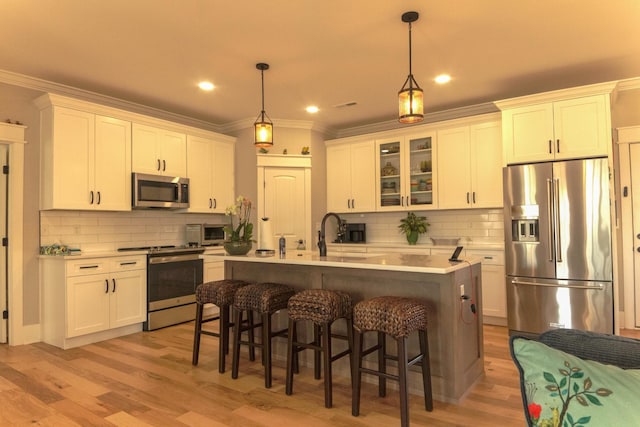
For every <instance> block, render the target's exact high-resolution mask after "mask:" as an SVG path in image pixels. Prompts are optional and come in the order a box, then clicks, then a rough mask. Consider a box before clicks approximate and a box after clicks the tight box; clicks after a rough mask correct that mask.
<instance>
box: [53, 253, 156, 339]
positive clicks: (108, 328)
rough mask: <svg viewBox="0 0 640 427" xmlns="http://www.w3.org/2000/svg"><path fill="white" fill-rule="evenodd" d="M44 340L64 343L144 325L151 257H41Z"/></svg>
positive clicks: (116, 333)
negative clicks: (147, 278) (148, 261)
mask: <svg viewBox="0 0 640 427" xmlns="http://www.w3.org/2000/svg"><path fill="white" fill-rule="evenodd" d="M41 274H42V275H41V277H42V278H43V279H42V288H43V289H42V295H43V301H42V312H43V316H42V335H43V341H44V342H46V343H49V344H52V345H55V346H58V347H61V348H71V347H75V346H77V345H84V344H87V343H90V342H96V341H101V340H103V339H108V338H113V337H115V336H120V335H125V334H128V333H131V332H135V331H138V330H141V324H142V322H144V321H145V320H146V314H147V311H146V308H147V287H146V282H147V280H146V277H147V274H146V257H145V256H144V255H136V256H126V257H105V258H83V259H68V258H67V259H57V258H55V257H51V258H42V259H41Z"/></svg>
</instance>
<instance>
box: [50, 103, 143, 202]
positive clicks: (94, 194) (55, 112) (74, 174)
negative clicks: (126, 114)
mask: <svg viewBox="0 0 640 427" xmlns="http://www.w3.org/2000/svg"><path fill="white" fill-rule="evenodd" d="M40 101H42V103H41V104H40V106H41V107H43V108H42V109H41V113H40V114H41V141H42V146H41V150H42V156H41V167H42V174H41V178H42V181H41V189H42V190H41V199H40V208H41V209H79V210H87V209H99V210H123V211H126V210H130V209H131V177H130V176H131V123H130V122H128V121H124V120H119V119H115V118H111V117H105V116H101V115H96V114H93V113H88V112H84V111H79V110H76V109H72V108H66V107H59V106H55V105H51V104H48V105H46V103H48V102H49V100H48V98H47V100H42V99H41V100H40Z"/></svg>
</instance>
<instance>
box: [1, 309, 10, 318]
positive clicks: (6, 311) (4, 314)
mask: <svg viewBox="0 0 640 427" xmlns="http://www.w3.org/2000/svg"><path fill="white" fill-rule="evenodd" d="M2 318H3V319H8V318H9V310H4V311H3V312H2Z"/></svg>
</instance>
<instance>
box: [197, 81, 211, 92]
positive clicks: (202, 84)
mask: <svg viewBox="0 0 640 427" xmlns="http://www.w3.org/2000/svg"><path fill="white" fill-rule="evenodd" d="M198 87H199V88H200V89H202V90H206V91H210V90H213V88H214V86H213V83H211V82H200V83H198Z"/></svg>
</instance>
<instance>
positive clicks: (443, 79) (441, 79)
mask: <svg viewBox="0 0 640 427" xmlns="http://www.w3.org/2000/svg"><path fill="white" fill-rule="evenodd" d="M434 80H435V82H436V83H438V84H439V85H443V84H445V83H449V82H450V81H451V76H450V75H449V74H440V75H439V76H436V78H435V79H434Z"/></svg>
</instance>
